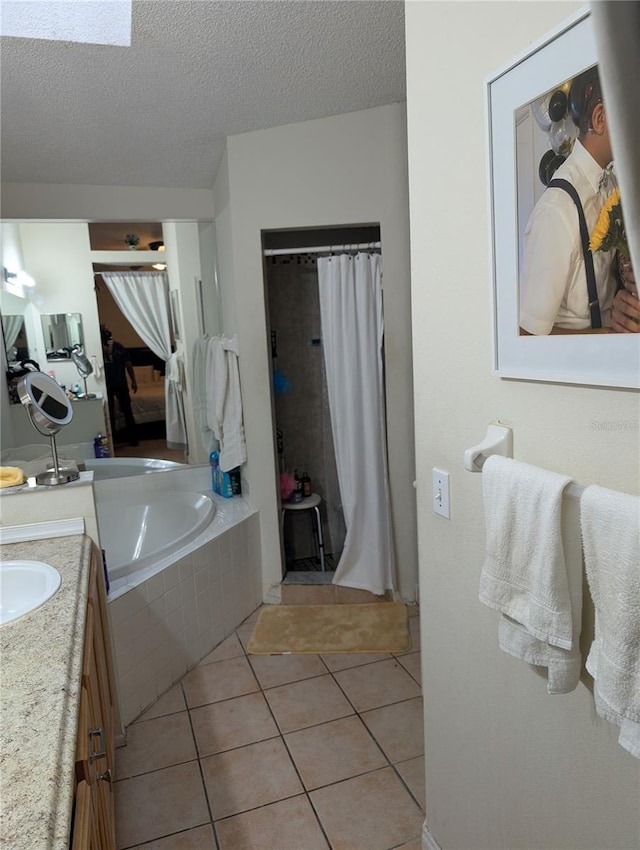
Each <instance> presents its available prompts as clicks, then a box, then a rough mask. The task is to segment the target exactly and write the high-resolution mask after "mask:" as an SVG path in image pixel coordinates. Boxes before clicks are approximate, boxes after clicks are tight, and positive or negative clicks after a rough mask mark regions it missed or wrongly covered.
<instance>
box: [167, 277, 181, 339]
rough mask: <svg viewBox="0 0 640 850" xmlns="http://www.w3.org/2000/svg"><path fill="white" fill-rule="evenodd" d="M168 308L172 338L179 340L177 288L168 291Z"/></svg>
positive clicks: (178, 299)
mask: <svg viewBox="0 0 640 850" xmlns="http://www.w3.org/2000/svg"><path fill="white" fill-rule="evenodd" d="M169 308H170V311H171V329H172V331H173V338H174V339H175V340H176V342H180V340H181V335H180V293H179V292H178V290H177V289H172V290H171V292H170V293H169Z"/></svg>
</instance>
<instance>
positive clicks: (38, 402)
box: [18, 372, 80, 486]
mask: <svg viewBox="0 0 640 850" xmlns="http://www.w3.org/2000/svg"><path fill="white" fill-rule="evenodd" d="M18 395H19V396H20V401H21V402H22V403H23V404H24V406H25V407H26V409H27V413H28V414H29V419H30V420H31V424H32V425H33V427H34V428H35V429H36V431H37V432H38V433H39V434H42V435H43V436H45V437H49V440H50V442H51V455H52V458H53V468H52V469H47V470H45V471H44V472H41V473H39V474H38V475H36V484H46V485H48V486H52V485H58V484H67V483H68V482H69V481H75V480H76V479H78V478H79V477H80V473H79V471H78V467H77V466H69V467H60V464H59V462H58V449H57V446H56V434H57V433H58V431H59V430H60V429H61V428H62V427H63V426H64V425H68V424H69V422H71V420H72V419H73V408H72V406H71V402H70V401H69V399H68V398H67V394H66V393H65V391H64V390H63V389H62V387H61V386H60V385H59V384H58V383H57V382H56V381H55V380H54V379H53V378H52V377H50V376H49V375H45V374H44V372H29V373H28V374H27V375H24V376H23V377H22V378H20V382H19V383H18Z"/></svg>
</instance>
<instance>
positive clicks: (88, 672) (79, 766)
mask: <svg viewBox="0 0 640 850" xmlns="http://www.w3.org/2000/svg"><path fill="white" fill-rule="evenodd" d="M96 594H97V591H96V570H95V562H94V564H93V566H92V571H91V577H90V583H89V598H88V601H87V618H86V626H85V640H84V658H83V667H82V688H81V697H80V716H79V724H78V743H77V750H76V778H77V781H78V783H79V784H80V783H81V782H85V783H86V784H87V786H88V787H89V789H90V792H91V799H92V804H91V807H92V814H93V816H94V818H95V826H94V831H95V833H96V835H97V836H98V837H99V841H100V843H99V844H98V845H96V846H97V847H98V848H99V850H113V848H115V808H114V799H113V797H114V795H113V790H112V777H113V764H114V762H113V758H114V749H113V743H112V740H113V707H112V705H111V704H110V703H108V704H107V705H104V704H103V695H104V694H106V693H108V684H109V679H108V670H106V667H103V668H102V669H101V665H105V664H106V661H105V658H104V643H103V633H102V629H101V625H100V623H101V621H100V619H99V614H100V609H99V600H98V598H97V595H96ZM96 612H97V613H98V616H96Z"/></svg>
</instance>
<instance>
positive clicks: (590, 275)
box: [548, 178, 602, 328]
mask: <svg viewBox="0 0 640 850" xmlns="http://www.w3.org/2000/svg"><path fill="white" fill-rule="evenodd" d="M548 186H549V188H551V187H554V188H556V189H564V191H565V192H566V193H567V194H568V195H570V196H571V198H572V199H573V202H574V204H575V205H576V209H577V210H578V222H579V223H580V239H581V241H582V256H583V257H584V268H585V272H586V274H587V295H588V296H589V313H590V314H591V327H592V328H601V327H602V318H601V316H600V301H599V300H598V290H597V287H596V273H595V270H594V268H593V254H592V253H591V251H590V250H589V231H588V230H587V222H586V219H585V217H584V210H583V209H582V202H581V201H580V197H579V195H578V193H577V192H576V190H575V187H574V186H572V185H571V183H569V181H568V180H561V179H560V178H558V179H556V180H551V182H550V183H549V184H548Z"/></svg>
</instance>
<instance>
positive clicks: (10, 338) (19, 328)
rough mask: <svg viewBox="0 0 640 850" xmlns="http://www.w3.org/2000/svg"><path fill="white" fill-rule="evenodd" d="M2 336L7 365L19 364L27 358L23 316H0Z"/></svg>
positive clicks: (27, 345) (25, 328) (27, 342)
mask: <svg viewBox="0 0 640 850" xmlns="http://www.w3.org/2000/svg"><path fill="white" fill-rule="evenodd" d="M2 335H3V337H4V350H5V354H6V356H7V363H9V364H11V363H20V362H21V361H22V360H28V358H29V341H28V339H27V325H26V322H25V320H24V316H23V315H8V316H6V315H4V314H3V315H2Z"/></svg>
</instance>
